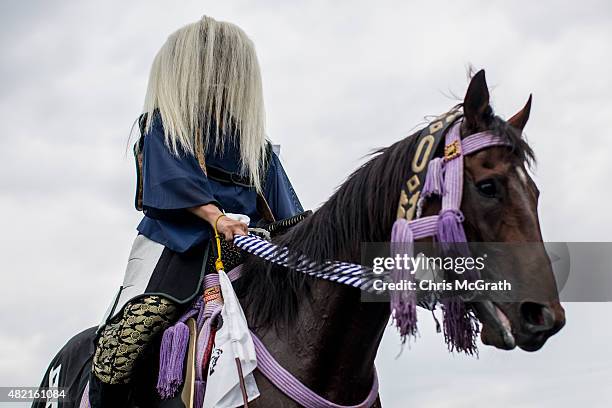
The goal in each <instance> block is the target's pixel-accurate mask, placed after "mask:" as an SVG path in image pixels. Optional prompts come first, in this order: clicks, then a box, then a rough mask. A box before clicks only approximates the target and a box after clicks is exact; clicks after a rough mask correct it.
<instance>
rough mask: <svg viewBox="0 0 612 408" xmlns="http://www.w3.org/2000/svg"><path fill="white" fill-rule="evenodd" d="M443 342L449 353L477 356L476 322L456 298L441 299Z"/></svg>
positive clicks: (477, 331) (462, 303) (459, 299)
mask: <svg viewBox="0 0 612 408" xmlns="http://www.w3.org/2000/svg"><path fill="white" fill-rule="evenodd" d="M441 302H442V312H443V313H444V322H443V327H444V340H445V341H446V344H447V345H448V349H449V351H457V352H463V353H466V354H470V355H474V354H478V347H477V346H476V338H477V336H478V333H479V330H478V321H477V320H476V317H475V316H474V315H473V313H471V312H470V311H469V310H468V309H467V308H466V307H465V303H464V302H463V301H462V300H461V298H459V297H458V296H453V297H446V298H444V299H442V301H441Z"/></svg>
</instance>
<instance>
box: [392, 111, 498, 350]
mask: <svg viewBox="0 0 612 408" xmlns="http://www.w3.org/2000/svg"><path fill="white" fill-rule="evenodd" d="M437 123H445V124H448V127H449V129H448V131H447V132H446V134H445V143H444V155H443V157H437V158H434V159H432V160H430V161H429V163H428V165H427V174H426V179H425V183H424V185H423V187H422V189H419V188H418V187H419V186H414V182H412V183H411V180H412V179H413V178H414V175H413V176H412V177H411V179H409V180H408V181H407V182H406V190H405V189H402V193H401V196H400V202H399V206H398V207H399V209H398V217H397V219H396V221H395V223H394V224H393V228H392V233H391V243H392V245H391V248H392V251H393V250H401V251H402V252H403V253H405V252H406V250H408V251H411V250H412V244H413V243H414V242H415V240H419V239H424V238H433V240H434V241H435V242H438V243H439V244H440V247H441V249H442V251H443V252H445V253H455V254H458V255H469V253H468V252H469V251H468V247H467V244H466V242H467V239H466V236H465V231H464V229H463V221H464V216H463V213H462V212H461V199H462V193H463V184H464V177H463V168H464V158H465V157H466V156H469V155H471V154H474V153H476V152H478V151H480V150H482V149H486V148H488V147H492V146H509V143H508V141H507V140H506V139H504V138H502V137H500V136H498V135H495V134H493V133H492V132H490V131H485V132H480V133H475V134H472V135H470V136H467V137H465V138H464V139H461V124H462V120H460V116H459V115H458V113H457V112H450V113H449V114H446V115H443V116H442V117H441V118H439V120H438V122H437ZM440 127H441V125H440V124H438V125H436V122H434V123H433V124H432V125H430V128H434V129H435V128H440ZM425 137H427V136H425ZM422 140H423V139H422ZM417 143H419V142H417ZM432 150H434V151H435V146H434V147H433V148H432ZM417 151H418V149H417ZM417 159H418V157H417ZM414 163H415V162H414V161H413V165H414ZM413 170H414V166H413ZM409 194H412V197H414V196H415V195H416V196H417V197H419V196H420V197H419V198H418V201H417V203H416V214H415V215H416V218H415V219H411V218H410V215H411V214H412V213H413V212H412V211H406V210H405V205H406V204H409V203H410V202H414V200H411V198H410V197H411V196H409ZM433 196H438V197H440V198H441V201H442V205H441V209H440V212H439V213H438V214H437V215H429V216H424V217H423V216H422V214H421V212H422V208H423V203H424V202H425V201H426V200H427V199H429V198H430V197H433ZM409 255H412V254H409ZM474 275H475V274H474V273H471V274H470V273H466V274H465V275H464V276H463V278H464V279H467V280H474V279H476V278H477V276H474ZM392 278H393V279H394V280H395V281H401V280H404V279H405V280H407V281H410V280H414V279H415V278H414V274H413V273H410V271H406V270H394V271H392ZM441 303H442V310H443V313H444V334H445V339H446V341H447V343H448V344H449V347H450V349H451V350H457V351H464V352H467V353H470V354H471V353H474V352H476V346H475V341H474V335H475V329H474V327H477V326H475V324H474V323H475V322H473V321H471V320H473V319H474V317H473V316H471V315H470V314H469V313H467V310H466V306H465V304H464V302H463V301H462V300H461V299H460V298H459V297H458V296H453V297H444V298H442V299H441ZM416 305H417V299H416V291H409V290H404V291H392V292H391V311H392V316H393V319H394V321H395V324H396V326H397V327H398V328H399V331H400V335H401V336H402V338H405V337H406V336H414V335H416V333H417V319H416Z"/></svg>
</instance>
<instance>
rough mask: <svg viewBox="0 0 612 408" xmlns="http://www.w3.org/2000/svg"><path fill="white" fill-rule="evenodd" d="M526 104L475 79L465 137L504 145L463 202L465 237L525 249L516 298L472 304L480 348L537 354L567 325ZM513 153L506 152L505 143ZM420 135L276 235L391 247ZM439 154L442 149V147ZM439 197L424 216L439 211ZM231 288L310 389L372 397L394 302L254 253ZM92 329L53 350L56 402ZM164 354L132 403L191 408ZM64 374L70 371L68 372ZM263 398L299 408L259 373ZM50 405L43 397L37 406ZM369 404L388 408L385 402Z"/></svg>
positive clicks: (309, 250)
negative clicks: (515, 108)
mask: <svg viewBox="0 0 612 408" xmlns="http://www.w3.org/2000/svg"><path fill="white" fill-rule="evenodd" d="M531 102H532V99H531V96H530V97H529V100H528V102H527V104H526V105H525V107H523V108H522V109H521V110H520V111H519V112H518V113H517V114H515V115H514V116H512V117H511V118H510V119H508V120H504V119H502V118H501V117H499V116H496V115H495V114H494V112H493V109H492V107H491V106H490V103H489V91H488V86H487V83H486V78H485V73H484V70H481V71H479V72H478V73H476V74H475V75H473V76H472V78H471V80H470V83H469V85H468V88H467V92H466V94H465V97H464V100H463V101H462V103H461V104H460V107H461V108H462V109H463V119H462V122H461V125H460V135H461V138H466V137H468V136H470V135H473V134H476V133H478V132H484V131H488V132H491V133H493V134H495V135H497V136H499V137H501V138H504V139H505V140H506V141H507V146H492V147H488V148H486V149H483V150H481V151H478V152H476V153H475V154H472V155H469V156H466V157H465V160H464V168H463V173H464V175H465V176H464V181H463V187H462V189H463V198H462V201H461V207H460V208H461V211H462V212H463V214H464V217H465V220H464V222H463V223H464V227H465V235H466V237H467V240H468V241H469V242H501V243H504V242H512V243H529V244H530V246H529V248H530V249H529V251H527V253H526V254H523V255H522V256H521V257H518V259H514V260H513V262H512V267H511V268H510V267H509V268H506V269H505V270H504V271H503V273H504V278H506V279H508V280H510V281H512V282H515V283H516V284H517V287H518V289H517V290H518V293H517V292H516V291H515V296H518V298H519V299H515V300H513V301H507V302H502V301H498V300H496V301H489V302H478V303H477V302H474V303H468V307H469V308H470V311H471V312H472V313H473V314H474V316H475V317H476V318H477V319H478V320H479V321H480V323H481V326H482V329H481V330H480V338H481V341H482V343H483V344H485V345H489V346H493V347H496V348H499V349H504V350H510V349H514V348H515V347H519V348H521V349H523V350H526V351H536V350H538V349H540V348H541V347H542V346H543V345H544V344H545V342H546V341H547V339H548V338H550V337H551V336H553V335H554V334H555V333H557V332H558V331H559V330H561V328H562V327H563V326H564V324H565V312H564V310H563V307H562V306H561V304H560V302H559V296H558V288H557V285H556V282H555V278H554V275H553V270H552V267H551V265H550V260H549V258H548V256H547V254H546V252H545V250H544V246H543V243H542V234H541V231H540V225H539V219H538V213H537V202H538V196H539V191H538V189H537V187H536V185H535V183H534V181H533V180H532V179H531V178H530V176H529V174H528V172H527V168H528V166H529V165H530V164H531V163H532V162H533V161H534V160H535V158H534V153H533V151H532V149H531V148H530V146H529V144H528V143H527V142H526V140H525V139H524V137H523V129H524V127H525V125H526V124H527V121H528V119H529V115H530V110H531ZM508 146H509V147H510V148H508ZM416 148H417V146H416V138H415V137H414V135H413V136H410V137H407V138H405V139H403V140H400V141H398V142H396V143H394V144H393V145H391V146H389V147H387V148H384V149H380V150H378V151H377V152H375V153H374V154H373V155H372V157H371V158H370V159H369V160H368V161H367V162H366V163H365V164H364V165H362V166H361V167H360V168H358V169H357V170H356V171H354V172H353V173H352V174H351V175H350V176H349V177H348V178H347V180H346V181H345V182H344V183H343V184H341V185H340V187H339V188H338V189H337V190H336V191H335V192H334V193H333V195H332V196H331V197H330V198H329V200H328V201H327V202H325V203H324V204H323V205H322V206H321V207H320V208H319V209H318V210H317V211H316V212H315V213H314V214H313V215H311V216H310V217H308V218H306V219H304V220H303V221H301V222H300V223H299V224H297V225H296V226H294V227H293V228H292V229H290V230H288V231H287V232H286V233H284V234H282V235H280V236H278V237H276V238H274V242H275V243H277V244H278V245H281V246H284V247H287V248H289V249H291V250H293V251H295V252H296V253H298V254H300V255H305V256H307V257H309V258H310V259H313V260H315V261H320V262H324V261H327V260H337V261H342V262H350V263H356V264H358V263H359V262H360V260H361V243H364V242H388V241H389V237H390V236H391V233H392V228H393V225H394V222H395V220H396V217H397V206H396V203H397V201H396V200H397V197H398V196H399V195H400V192H401V190H402V188H403V185H404V183H405V181H406V180H408V179H409V178H410V176H411V175H412V170H411V168H410V166H407V165H406V163H408V162H409V161H410V160H411V159H412V157H413V156H414V155H415V149H416ZM433 153H434V155H435V156H437V157H439V156H441V155H443V154H444V152H443V151H441V150H440V149H437V150H436V151H435V152H433ZM441 205H442V204H441V200H440V199H439V198H436V197H434V198H433V199H431V200H427V201H426V202H425V203H424V205H423V207H422V209H421V210H422V215H423V216H427V215H435V214H438V212H439V211H440V208H441ZM235 289H236V293H237V294H238V297H239V299H240V303H241V304H242V307H243V309H244V311H245V315H246V317H247V321H248V322H249V326H250V327H251V328H252V331H253V332H254V333H255V334H256V335H257V336H258V338H259V339H261V341H262V342H263V344H264V345H265V347H266V348H267V349H268V350H269V352H270V353H271V354H272V355H273V356H274V357H275V359H276V360H277V361H278V362H279V363H280V364H281V365H282V366H283V367H284V368H285V369H286V370H287V371H288V372H290V373H291V374H292V375H293V376H294V377H296V378H297V379H299V380H300V381H301V382H302V383H303V384H305V385H306V386H307V387H308V388H310V389H311V390H313V391H314V392H316V393H317V394H319V395H321V396H323V397H324V398H325V399H327V400H329V401H333V402H334V403H335V404H340V405H355V404H358V403H360V402H361V401H363V400H364V398H366V395H368V392H370V390H371V389H372V383H373V381H375V368H374V359H375V357H376V353H377V350H378V347H379V345H380V342H381V339H382V336H383V332H384V330H385V327H386V326H387V325H388V322H389V319H390V317H391V312H390V309H389V305H388V303H380V302H379V303H366V302H362V301H361V294H360V291H359V290H357V289H355V288H351V287H347V286H343V285H339V284H338V283H334V282H330V281H326V280H319V279H313V278H312V277H308V276H306V275H303V274H300V273H298V272H295V271H293V270H291V268H285V267H281V266H278V265H272V264H270V263H269V262H266V261H264V260H262V259H259V258H257V257H254V256H250V257H248V258H247V261H246V262H245V264H244V265H243V268H242V276H241V278H240V279H239V280H237V281H236V282H235ZM94 337H95V328H90V329H87V330H85V331H84V332H82V333H80V334H79V335H77V336H75V337H74V338H73V339H71V340H70V341H69V342H68V343H67V344H66V345H65V346H64V348H62V350H61V351H60V352H59V353H58V354H57V356H56V357H55V359H54V360H53V362H52V363H51V365H50V366H49V369H48V371H47V373H46V375H45V377H44V379H43V381H42V384H41V387H49V386H55V387H67V388H68V390H69V391H68V392H69V393H70V398H69V399H66V401H65V402H62V401H60V402H59V405H51V406H59V407H72V406H78V404H79V401H80V399H81V394H82V392H83V388H84V387H85V384H86V383H87V378H88V376H89V375H90V365H91V356H92V353H93V339H94ZM157 354H158V349H157V350H156V349H154V350H151V352H150V356H151V358H147V359H144V360H146V361H143V362H142V363H141V365H140V366H139V367H138V371H137V374H136V375H134V381H133V383H132V384H131V387H132V390H133V392H132V398H131V399H132V400H131V401H130V404H131V405H130V406H134V407H137V406H146V407H183V406H184V404H183V403H182V402H181V401H180V399H177V398H174V399H170V400H161V399H160V398H159V397H158V396H157V395H156V392H155V390H154V387H155V382H156V373H157V367H156V366H157V364H158V360H157V357H156V355H157ZM61 370H64V373H62V371H61ZM255 378H256V382H257V385H258V388H259V390H260V397H259V398H257V399H255V400H254V401H252V402H249V406H250V407H254V408H258V407H297V406H300V405H299V404H298V403H297V402H296V401H294V400H293V399H291V398H289V397H288V396H286V395H285V394H284V393H283V392H281V391H280V390H279V389H278V388H277V387H276V386H275V385H274V384H272V382H270V381H269V380H268V379H267V378H266V377H265V376H263V375H262V374H261V373H260V372H259V371H256V372H255ZM43 406H45V404H44V401H43V402H40V403H35V404H34V405H33V407H35V408H38V407H43ZM371 406H372V407H381V403H380V399H379V398H377V399H376V400H375V401H374V402H373V404H371Z"/></svg>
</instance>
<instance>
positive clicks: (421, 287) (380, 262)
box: [372, 253, 512, 292]
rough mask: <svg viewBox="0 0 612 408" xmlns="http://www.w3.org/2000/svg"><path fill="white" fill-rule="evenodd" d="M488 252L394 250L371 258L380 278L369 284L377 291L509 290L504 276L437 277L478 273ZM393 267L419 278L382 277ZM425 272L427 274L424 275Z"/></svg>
mask: <svg viewBox="0 0 612 408" xmlns="http://www.w3.org/2000/svg"><path fill="white" fill-rule="evenodd" d="M486 259H487V254H484V255H482V256H476V257H472V256H456V257H451V256H427V255H425V254H423V253H419V254H417V255H416V256H411V255H408V254H395V255H394V256H378V257H374V258H373V260H372V271H373V273H374V274H377V275H381V279H376V280H374V281H373V283H372V286H373V289H374V290H376V291H394V290H401V291H403V290H410V291H434V292H444V291H450V292H455V291H471V292H473V291H479V292H485V291H511V290H512V283H511V282H509V281H508V280H507V279H500V280H498V281H496V282H489V281H487V280H485V279H475V280H468V279H460V278H456V279H446V278H444V277H442V278H440V276H442V274H444V275H447V274H450V273H453V274H455V275H458V277H460V276H462V275H464V274H466V276H467V275H471V276H474V275H476V276H480V275H481V273H482V272H483V271H484V270H485V267H486V263H485V262H486ZM393 271H398V272H399V273H398V275H399V276H401V275H402V272H405V273H407V274H411V275H417V272H419V276H418V277H419V279H418V280H414V279H398V280H397V281H393V280H390V279H384V278H387V277H389V276H391V273H392V272H393ZM427 275H428V276H429V277H427Z"/></svg>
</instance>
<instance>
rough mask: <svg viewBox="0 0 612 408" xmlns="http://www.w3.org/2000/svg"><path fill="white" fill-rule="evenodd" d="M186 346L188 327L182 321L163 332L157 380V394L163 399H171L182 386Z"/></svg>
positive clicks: (187, 342) (187, 343)
mask: <svg viewBox="0 0 612 408" xmlns="http://www.w3.org/2000/svg"><path fill="white" fill-rule="evenodd" d="M188 345H189V327H187V325H186V324H185V323H183V322H182V321H179V322H178V323H177V324H175V325H174V326H172V327H169V328H168V329H166V331H165V332H164V336H163V337H162V344H161V348H160V359H159V377H158V379H157V392H158V393H159V395H160V396H161V397H162V398H163V399H167V398H172V397H173V396H174V395H175V394H176V393H177V392H178V390H179V388H180V387H181V385H182V384H183V366H184V361H185V353H186V352H187V346H188Z"/></svg>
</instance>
